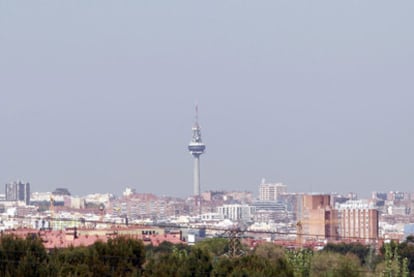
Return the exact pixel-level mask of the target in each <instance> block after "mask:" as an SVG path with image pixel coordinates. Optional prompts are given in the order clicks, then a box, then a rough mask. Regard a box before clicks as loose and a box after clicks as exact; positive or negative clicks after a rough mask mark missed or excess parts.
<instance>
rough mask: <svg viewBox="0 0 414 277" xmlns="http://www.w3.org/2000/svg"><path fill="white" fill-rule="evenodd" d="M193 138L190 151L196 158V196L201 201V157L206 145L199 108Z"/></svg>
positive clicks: (196, 110)
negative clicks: (202, 133) (199, 119)
mask: <svg viewBox="0 0 414 277" xmlns="http://www.w3.org/2000/svg"><path fill="white" fill-rule="evenodd" d="M192 131H193V138H192V139H191V142H190V144H189V145H188V151H190V154H191V155H193V157H194V196H195V197H196V198H198V200H200V155H201V154H203V153H204V150H205V149H206V145H205V144H204V143H203V142H202V140H201V128H200V125H198V107H197V106H196V107H195V122H194V125H193V128H192Z"/></svg>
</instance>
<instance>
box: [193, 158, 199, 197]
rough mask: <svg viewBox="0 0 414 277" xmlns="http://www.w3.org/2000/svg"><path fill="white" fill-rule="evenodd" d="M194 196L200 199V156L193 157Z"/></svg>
mask: <svg viewBox="0 0 414 277" xmlns="http://www.w3.org/2000/svg"><path fill="white" fill-rule="evenodd" d="M193 178H194V195H195V196H197V197H200V156H199V155H194V176H193Z"/></svg>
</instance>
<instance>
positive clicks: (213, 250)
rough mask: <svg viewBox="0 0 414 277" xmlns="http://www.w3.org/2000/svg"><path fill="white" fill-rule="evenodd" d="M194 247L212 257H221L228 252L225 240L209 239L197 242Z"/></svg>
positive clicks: (227, 243) (227, 244)
mask: <svg viewBox="0 0 414 277" xmlns="http://www.w3.org/2000/svg"><path fill="white" fill-rule="evenodd" d="M195 247H197V248H200V249H203V250H204V251H207V252H208V253H210V254H211V255H212V256H221V255H224V254H226V253H227V252H228V251H229V242H228V240H227V239H226V238H209V239H205V240H202V241H200V242H198V243H197V244H196V245H195Z"/></svg>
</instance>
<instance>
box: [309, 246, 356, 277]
mask: <svg viewBox="0 0 414 277" xmlns="http://www.w3.org/2000/svg"><path fill="white" fill-rule="evenodd" d="M363 273H364V270H363V268H362V267H361V265H360V260H359V259H358V257H357V256H355V255H354V254H351V253H348V254H346V255H341V254H339V253H333V252H327V251H322V252H318V253H315V254H314V255H313V258H312V262H311V270H310V276H311V277H313V276H314V277H318V276H327V277H341V276H343V277H359V276H363Z"/></svg>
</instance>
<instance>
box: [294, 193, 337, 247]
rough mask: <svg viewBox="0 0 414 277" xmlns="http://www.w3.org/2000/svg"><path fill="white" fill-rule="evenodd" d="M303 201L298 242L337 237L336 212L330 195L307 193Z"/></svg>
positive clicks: (299, 217)
mask: <svg viewBox="0 0 414 277" xmlns="http://www.w3.org/2000/svg"><path fill="white" fill-rule="evenodd" d="M301 202H302V203H301V204H300V205H299V206H300V207H301V211H300V212H299V213H298V223H297V229H298V230H297V231H298V238H297V239H298V242H300V243H303V242H305V241H307V240H315V241H318V240H325V239H329V240H335V239H337V237H338V234H337V229H336V224H335V222H336V213H335V211H334V210H332V208H331V197H330V195H329V194H305V195H303V196H302V199H301Z"/></svg>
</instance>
